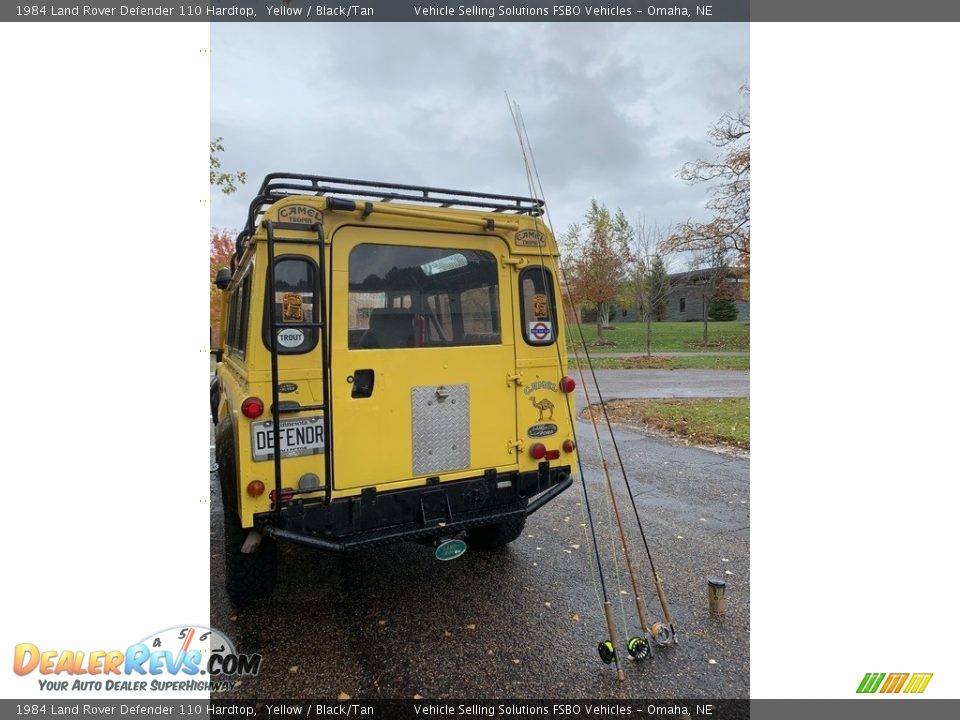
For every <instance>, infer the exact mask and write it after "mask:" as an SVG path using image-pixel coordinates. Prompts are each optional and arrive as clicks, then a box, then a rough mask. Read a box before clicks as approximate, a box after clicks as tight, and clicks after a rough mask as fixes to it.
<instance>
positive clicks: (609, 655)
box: [597, 640, 617, 665]
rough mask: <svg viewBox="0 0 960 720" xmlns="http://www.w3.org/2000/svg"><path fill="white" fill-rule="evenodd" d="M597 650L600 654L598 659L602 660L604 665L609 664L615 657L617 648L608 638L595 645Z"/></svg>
mask: <svg viewBox="0 0 960 720" xmlns="http://www.w3.org/2000/svg"><path fill="white" fill-rule="evenodd" d="M597 652H598V653H599V654H600V659H601V660H602V661H603V664H604V665H609V664H610V663H612V662H613V661H614V660H616V659H617V649H616V648H615V647H614V646H613V643H612V642H610V641H609V640H606V641H604V642H602V643H600V644H599V645H597Z"/></svg>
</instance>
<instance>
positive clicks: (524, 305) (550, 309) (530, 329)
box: [520, 266, 557, 345]
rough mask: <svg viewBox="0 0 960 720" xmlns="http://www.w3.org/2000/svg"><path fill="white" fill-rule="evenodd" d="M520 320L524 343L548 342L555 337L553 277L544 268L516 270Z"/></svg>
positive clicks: (539, 343)
mask: <svg viewBox="0 0 960 720" xmlns="http://www.w3.org/2000/svg"><path fill="white" fill-rule="evenodd" d="M520 300H521V302H520V321H521V323H522V324H523V325H522V330H523V339H524V340H526V342H527V344H528V345H552V344H553V342H554V340H555V339H556V336H557V312H556V306H555V303H554V299H553V280H552V278H551V275H550V271H549V270H547V269H546V268H545V267H542V266H537V267H529V268H526V269H525V270H523V272H521V273H520Z"/></svg>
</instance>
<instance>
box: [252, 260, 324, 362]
mask: <svg viewBox="0 0 960 720" xmlns="http://www.w3.org/2000/svg"><path fill="white" fill-rule="evenodd" d="M274 266H275V267H276V275H275V284H274V287H273V305H272V307H271V303H270V298H269V297H268V298H266V300H267V302H266V308H265V310H264V314H263V343H264V345H266V346H267V347H268V348H269V347H270V342H271V338H270V315H269V313H270V312H271V310H272V312H274V313H275V317H276V322H277V323H278V324H281V323H311V322H317V317H316V315H317V313H316V309H317V308H316V304H315V300H316V297H317V287H316V284H317V269H316V265H314V263H313V260H311V259H310V258H306V257H303V256H302V255H296V256H282V257H279V258H277V259H276V260H275V261H274ZM316 344H317V329H316V328H278V329H277V352H278V353H280V354H283V355H295V354H297V353H305V352H308V351H310V350H312V349H313V348H314V347H315V346H316Z"/></svg>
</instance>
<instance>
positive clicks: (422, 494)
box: [210, 174, 576, 603]
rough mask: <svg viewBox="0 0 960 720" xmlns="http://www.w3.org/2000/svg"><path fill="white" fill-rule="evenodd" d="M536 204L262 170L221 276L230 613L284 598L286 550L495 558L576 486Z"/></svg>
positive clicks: (556, 312) (549, 268) (557, 313)
mask: <svg viewBox="0 0 960 720" xmlns="http://www.w3.org/2000/svg"><path fill="white" fill-rule="evenodd" d="M542 210H543V202H542V201H541V200H537V199H531V198H523V197H514V196H508V195H491V194H485V193H476V192H460V191H451V190H442V189H437V188H428V187H420V186H411V185H396V184H390V183H379V182H368V181H358V180H343V179H337V178H326V177H318V176H313V175H292V174H271V175H268V176H267V177H266V179H265V180H264V182H263V184H262V185H261V187H260V190H259V193H258V195H257V197H256V198H255V199H254V201H253V203H252V204H251V206H250V210H249V214H248V218H247V223H246V227H245V229H244V230H243V231H242V232H241V233H240V234H239V235H238V237H237V244H236V253H235V255H234V257H233V261H232V263H231V264H232V267H231V268H230V269H229V270H228V269H223V270H221V271H220V273H219V274H218V276H217V286H218V287H219V288H220V289H221V290H222V291H223V313H222V321H221V327H220V337H221V344H220V347H219V348H217V349H216V350H215V354H216V355H217V359H218V364H217V370H216V377H215V378H214V379H213V382H212V384H211V398H210V399H211V410H212V413H213V420H214V422H215V423H216V459H217V463H218V466H219V476H220V485H221V489H222V493H223V507H224V528H225V530H224V533H225V537H224V540H225V548H224V557H225V563H226V582H227V590H228V594H229V596H230V598H231V599H232V600H233V601H234V602H238V603H241V602H245V601H248V600H252V599H255V598H259V597H264V596H266V595H269V594H270V593H271V592H272V591H273V588H274V585H275V583H276V578H277V546H276V544H277V541H290V542H296V543H300V544H303V545H308V546H310V547H314V548H318V549H320V550H327V551H333V552H343V551H349V550H354V549H359V548H370V547H376V546H380V545H383V544H385V543H392V542H397V541H401V540H422V541H426V542H431V541H435V540H437V539H444V538H452V537H455V536H457V535H461V534H464V533H465V534H466V540H467V543H468V544H469V545H470V546H471V547H478V548H496V547H499V546H501V545H505V544H506V543H509V542H511V541H512V540H515V539H516V538H518V537H519V536H520V534H521V532H522V530H523V527H524V522H525V520H526V516H527V515H529V514H530V513H532V512H534V511H535V510H537V509H538V508H540V507H542V506H543V505H544V504H545V503H547V502H549V501H550V500H551V499H553V498H555V497H556V496H557V495H558V494H560V493H561V492H563V490H565V489H566V488H567V487H569V486H570V484H571V475H572V473H571V468H573V467H576V445H575V441H574V429H573V425H572V423H573V410H574V401H573V389H574V387H575V384H574V382H573V380H572V379H570V378H569V377H567V376H566V374H565V371H566V363H567V358H566V345H565V337H564V325H563V313H562V311H561V308H560V306H559V303H558V300H559V297H560V295H559V286H558V284H557V260H558V255H557V247H556V243H555V240H554V238H553V236H552V235H551V233H550V232H549V230H548V229H547V228H546V227H545V226H544V223H543V222H542V220H541V213H542ZM277 448H279V452H276V449H277Z"/></svg>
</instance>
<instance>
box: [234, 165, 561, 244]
mask: <svg viewBox="0 0 960 720" xmlns="http://www.w3.org/2000/svg"><path fill="white" fill-rule="evenodd" d="M296 195H322V196H328V195H348V196H353V197H360V198H370V199H374V200H378V201H380V202H391V201H393V200H400V201H402V202H412V203H422V204H425V205H433V206H436V207H444V208H449V207H463V208H467V209H474V210H489V211H492V212H496V213H506V214H513V215H530V216H533V217H539V216H540V215H542V214H543V200H540V199H538V198H529V197H521V196H517V195H497V194H494V193H481V192H472V191H469V190H449V189H445V188H435V187H427V186H425V185H400V184H398V183H388V182H379V181H375V180H349V179H346V178H334V177H325V176H323V175H304V174H301V173H282V172H277V173H270V174H269V175H267V176H266V177H265V178H264V179H263V183H262V184H261V185H260V190H259V191H258V192H257V196H256V197H255V198H254V199H253V202H251V203H250V210H249V211H248V213H247V224H246V227H245V228H244V229H243V231H242V232H241V233H240V234H239V235H238V236H237V260H239V259H240V255H242V254H243V245H244V244H245V243H246V241H247V240H249V238H250V237H251V236H252V235H253V234H254V232H256V228H257V225H258V224H259V222H260V218H261V217H262V216H263V213H264V212H266V210H267V208H269V207H270V206H271V205H272V204H273V203H275V202H276V201H277V200H280V199H281V198H285V197H291V196H296Z"/></svg>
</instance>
